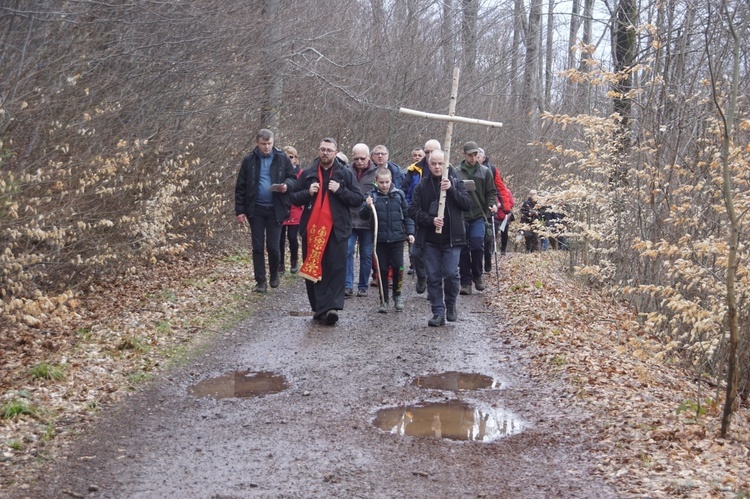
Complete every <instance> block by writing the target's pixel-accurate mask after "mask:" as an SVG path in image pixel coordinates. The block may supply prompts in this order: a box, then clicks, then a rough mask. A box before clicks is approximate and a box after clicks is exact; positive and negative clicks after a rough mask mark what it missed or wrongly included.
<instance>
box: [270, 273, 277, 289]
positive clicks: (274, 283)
mask: <svg viewBox="0 0 750 499" xmlns="http://www.w3.org/2000/svg"><path fill="white" fill-rule="evenodd" d="M271 287H272V288H278V287H279V275H278V274H276V275H272V276H271Z"/></svg>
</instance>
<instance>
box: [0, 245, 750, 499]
mask: <svg viewBox="0 0 750 499" xmlns="http://www.w3.org/2000/svg"><path fill="white" fill-rule="evenodd" d="M565 266H566V261H565V253H564V252H554V251H550V252H545V253H541V254H532V255H524V254H509V255H508V256H507V257H502V258H501V259H500V268H499V271H498V272H495V271H493V272H492V273H490V274H489V275H487V276H486V277H487V282H488V289H487V290H486V291H484V292H482V293H474V294H473V295H471V296H469V297H461V301H460V302H459V313H460V316H459V321H458V322H456V323H453V324H452V325H451V324H449V325H448V326H446V327H445V328H426V327H425V322H426V320H427V318H428V317H429V310H428V307H427V304H426V301H425V300H424V297H423V296H418V295H416V294H415V293H414V291H413V284H412V282H411V280H408V281H407V283H406V284H405V296H407V311H406V312H405V313H403V314H400V315H399V314H395V313H393V312H391V313H389V314H387V315H383V314H377V313H374V311H375V309H376V303H377V302H376V300H375V299H374V297H372V296H371V297H370V298H372V299H369V301H367V300H365V299H360V298H352V299H350V300H347V304H346V308H345V311H344V312H343V313H342V321H341V322H340V323H339V324H338V325H337V326H335V327H333V328H327V327H326V326H311V325H310V317H304V314H303V313H292V312H294V311H304V310H306V307H305V305H306V297H305V295H304V286H303V285H302V283H301V279H300V278H299V277H296V276H290V275H288V274H287V275H286V276H285V277H284V279H283V282H282V286H281V287H280V288H278V289H277V290H270V292H269V293H268V295H264V296H258V295H255V294H254V293H252V292H251V289H252V282H251V279H250V278H249V274H250V272H251V270H250V269H251V268H252V265H251V263H250V262H249V261H248V259H247V255H243V254H236V255H230V256H225V257H223V258H220V259H213V260H208V259H206V260H193V261H180V262H174V263H172V264H170V265H168V264H157V265H155V266H153V267H152V268H151V269H149V270H148V272H143V273H141V274H133V275H130V276H128V277H123V278H118V279H116V280H114V281H112V282H109V283H100V284H98V285H96V286H94V287H92V289H91V290H90V291H89V293H87V296H88V297H87V298H85V299H84V298H80V299H78V298H77V299H76V300H67V301H66V303H67V309H69V310H70V315H69V316H68V317H65V318H64V320H63V321H62V325H58V326H57V327H55V329H54V330H50V329H45V326H44V322H42V325H40V326H37V327H26V326H19V327H18V328H16V329H14V330H5V331H2V332H0V352H2V355H3V357H2V359H3V360H2V362H1V363H0V403H2V407H3V412H8V411H9V410H15V411H16V412H20V413H21V414H18V415H16V416H13V417H4V418H3V419H1V420H0V446H2V453H1V454H0V497H6V496H7V497H40V496H45V497H46V496H50V497H57V496H60V495H61V494H63V493H64V494H67V495H70V496H74V497H83V496H86V495H88V496H92V497H96V496H101V497H117V496H118V495H138V496H159V495H164V494H169V493H172V494H174V493H175V492H178V493H183V494H184V495H191V494H192V493H196V494H201V495H203V496H208V495H209V492H214V493H215V494H216V496H217V497H218V496H222V497H225V496H232V497H233V496H245V495H252V494H258V495H263V494H266V495H268V496H275V495H287V496H291V497H297V496H323V495H334V496H362V497H371V496H383V497H387V496H389V495H390V493H391V492H394V491H402V492H403V491H406V492H407V493H406V495H410V493H411V494H413V495H414V496H419V495H422V494H426V495H432V496H434V497H448V496H454V497H455V496H456V495H459V494H454V492H456V491H461V492H463V494H460V495H466V496H473V497H477V496H479V497H485V496H486V497H492V496H498V495H501V496H505V497H523V496H528V495H537V496H538V495H542V496H548V495H560V496H566V497H575V496H580V497H584V496H587V497H592V496H599V497H610V496H613V495H614V496H618V497H666V496H683V497H727V498H729V497H746V496H748V495H749V494H750V408H749V407H747V405H745V406H743V407H740V409H739V410H738V411H737V412H736V413H735V416H734V418H733V421H732V431H731V434H730V436H729V437H728V438H726V439H723V438H720V437H719V426H720V419H721V407H722V404H721V396H722V392H721V391H720V390H718V389H717V388H716V386H715V385H713V387H712V386H710V385H709V382H710V380H704V381H703V382H701V383H698V381H697V380H698V376H697V374H696V373H695V372H694V371H692V370H688V369H685V368H683V367H680V366H679V365H678V364H677V363H675V362H674V359H670V358H669V357H666V356H664V355H663V353H662V352H663V348H662V345H661V344H660V343H659V342H658V341H656V339H655V338H653V337H651V336H650V335H649V334H647V333H646V332H645V331H644V329H643V328H642V327H641V325H640V323H639V322H638V320H637V319H638V318H637V317H636V315H635V313H634V312H633V311H632V310H631V309H629V308H628V307H627V306H626V304H624V303H621V302H618V301H615V300H613V299H612V298H611V297H609V296H607V295H605V294H603V293H601V292H599V291H597V290H594V289H591V288H589V287H586V286H584V285H582V284H581V283H580V282H578V281H577V280H575V279H573V278H570V277H569V276H568V275H567V274H566V273H565V271H564V269H565ZM406 288H408V291H407V290H406ZM373 289H374V288H373ZM274 293H278V294H277V295H276V298H274ZM300 315H301V316H300ZM397 333H403V334H397ZM411 333H413V337H412V336H406V338H407V339H406V340H405V339H404V335H408V334H411ZM363 338H365V339H363ZM42 363H44V364H45V367H46V369H45V370H42V369H41V368H40V367H39V366H40V364H42ZM238 366H244V367H246V368H248V369H255V370H260V368H261V367H262V368H264V369H265V368H268V369H269V370H276V371H283V372H286V373H288V376H289V377H290V378H291V379H292V383H291V384H292V388H289V389H288V390H287V391H288V393H287V394H286V395H281V394H277V395H269V396H266V397H264V398H263V399H262V400H263V404H262V405H264V407H265V409H261V408H259V407H258V405H261V404H254V405H252V406H247V405H242V403H232V402H224V401H215V402H206V401H204V400H201V399H199V400H193V399H192V398H189V397H185V393H186V392H187V391H188V390H189V387H190V386H192V385H191V383H195V381H196V380H199V379H202V378H204V377H206V376H208V375H209V374H211V373H221V372H226V371H227V370H230V371H231V368H232V367H235V368H236V367H238ZM440 367H442V368H444V369H445V368H451V367H453V368H456V369H458V370H469V369H470V370H472V371H473V372H485V373H489V374H491V375H493V376H497V377H498V378H500V379H502V380H503V385H504V388H503V389H501V390H493V391H489V392H483V393H481V394H470V395H466V394H463V395H461V394H459V395H454V394H448V395H446V394H445V393H443V392H438V391H434V390H433V391H429V392H428V393H427V394H423V392H419V391H417V390H416V389H414V388H410V387H407V386H396V385H398V384H399V383H401V384H402V385H403V382H405V381H407V380H408V378H410V377H413V376H415V375H424V374H426V373H430V372H435V370H436V369H437V368H440ZM330 376H333V379H331V378H330ZM55 378H58V379H55ZM367 383H371V384H372V385H373V387H370V388H365V387H363V386H366V384H367ZM332 386H337V387H338V388H332ZM456 398H458V399H467V400H473V401H474V402H476V403H477V404H479V406H481V407H493V408H496V407H498V406H500V405H502V407H504V408H507V409H509V410H511V411H513V412H512V413H513V414H515V415H516V416H513V417H517V421H518V428H519V432H518V434H509V435H506V436H504V438H501V439H499V440H497V441H493V442H490V443H486V444H478V445H484V447H469V446H466V445H463V446H451V445H450V444H442V443H436V442H435V440H437V439H432V438H430V439H427V440H425V439H422V438H416V437H401V438H400V439H398V440H394V439H393V437H392V435H390V434H388V433H387V432H385V433H384V432H379V431H374V430H371V429H370V430H367V429H364V428H363V425H362V420H363V419H367V418H369V419H372V416H373V413H372V411H371V410H368V409H369V407H371V406H373V405H374V406H378V407H388V406H394V407H402V406H404V405H407V404H408V402H409V401H410V400H412V401H413V400H420V401H421V402H424V401H430V400H432V401H435V400H443V399H445V400H448V399H451V400H455V399H456ZM255 400H259V399H255ZM330 406H333V409H332V408H331V407H330ZM361 406H368V407H361ZM262 410H268V411H269V412H268V413H263V412H257V411H262ZM331 415H333V416H334V417H333V418H332V417H331ZM8 416H10V414H8ZM308 417H309V419H311V421H307V419H306V418H308ZM410 417H411V416H410ZM243 418H245V419H243ZM246 418H251V419H252V418H256V419H257V421H256V420H253V421H254V422H258V424H257V425H256V424H254V423H251V422H248V420H247V419H246ZM511 419H512V418H511ZM217 420H219V421H217ZM308 425H311V426H308ZM364 426H368V425H364ZM177 428H181V429H182V432H181V431H180V430H178V429H177ZM230 430H231V431H230ZM212 432H213V433H212ZM224 432H228V433H227V434H224ZM243 432H244V433H245V434H246V435H245V438H246V439H247V440H246V442H247V445H248V446H250V447H252V450H254V451H255V452H256V453H257V454H258V456H255V457H254V460H253V459H247V457H243V456H247V454H245V453H239V454H233V452H234V451H232V450H231V449H230V447H231V444H232V443H233V442H235V441H236V439H238V438H242V435H241V434H242V433H243ZM256 432H257V433H256ZM329 432H330V434H329ZM350 433H351V434H350ZM197 434H205V435H210V439H209V440H210V441H207V440H206V439H204V440H202V441H201V443H200V444H199V445H197V448H194V447H196V444H195V440H194V438H195V435H197ZM238 435H239V436H238ZM197 438H199V439H200V438H201V437H200V436H198V437H197ZM425 442H427V443H425ZM472 444H473V443H472ZM238 446H239V445H238ZM155 447H156V448H155ZM160 447H163V449H162V448H160ZM287 447H288V449H286V448H287ZM355 447H356V448H355ZM186 448H187V449H189V452H187V454H189V457H185V455H186V450H185V449H186ZM244 451H245V452H247V449H244ZM378 453H379V454H378ZM217 456H225V459H230V460H231V463H232V464H231V465H230V464H228V463H227V462H222V463H217V462H216V459H217ZM443 456H448V457H451V460H447V461H445V462H443V461H442V459H443ZM503 456H504V457H503ZM272 457H273V458H274V459H271V458H272ZM428 458H429V459H433V461H431V460H429V459H428ZM308 459H309V461H308ZM456 459H458V460H459V462H461V463H463V465H459V464H455V460H456ZM250 461H252V462H250ZM155 463H156V465H155ZM238 463H240V464H238ZM321 463H322V464H321ZM399 463H400V464H399ZM126 465H127V466H126ZM159 465H161V466H162V467H160V466H159ZM237 466H240V468H237ZM459 466H461V468H460V470H459V469H458V467H459ZM123 467H124V468H123ZM379 467H383V468H382V469H381V468H379ZM401 468H403V469H401ZM212 469H219V472H215V471H214V472H212V471H211V470H212ZM305 469H309V470H310V471H309V473H310V475H309V476H307V477H306V478H305V473H301V472H300V471H301V470H305ZM446 469H449V470H450V473H448V472H447V471H446ZM133 470H135V471H133ZM441 470H442V471H441ZM238 471H239V473H237V472H238ZM251 472H252V473H251ZM374 472H377V473H376V474H375V476H373V475H372V474H373V473H374ZM212 473H213V474H212ZM216 473H218V474H216ZM441 474H442V475H441ZM237 475H244V476H245V478H244V480H245V481H244V482H243V481H242V480H243V477H242V476H237ZM269 475H271V476H273V477H274V478H270V477H269ZM404 475H408V476H406V477H405V476H404ZM247 476H255V477H256V478H254V479H248V478H246V477H247ZM181 477H182V478H181ZM188 477H189V478H190V480H188V479H187V478H188ZM201 477H203V480H202V479H201ZM261 477H262V478H261ZM233 480H235V482H233ZM236 480H239V481H238V482H237V481H236ZM248 480H249V481H248ZM412 481H417V482H418V483H412ZM209 484H210V485H209ZM230 485H231V486H230ZM192 487H195V488H192ZM222 487H223V488H222ZM227 487H229V488H228V489H227ZM232 487H234V488H232ZM389 487H393V488H389ZM499 490H502V492H498V491H499Z"/></svg>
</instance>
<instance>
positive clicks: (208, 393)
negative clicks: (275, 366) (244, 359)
mask: <svg viewBox="0 0 750 499" xmlns="http://www.w3.org/2000/svg"><path fill="white" fill-rule="evenodd" d="M287 388H289V384H288V383H287V381H286V378H284V376H281V375H279V374H275V373H273V372H255V371H235V372H232V373H229V374H225V375H224V376H219V377H218V378H211V379H207V380H203V381H201V382H200V383H197V384H195V385H193V386H191V387H190V388H188V393H189V394H191V395H194V396H196V397H212V398H216V399H224V398H246V397H259V396H261V395H267V394H269V393H278V392H281V391H284V390H286V389H287Z"/></svg>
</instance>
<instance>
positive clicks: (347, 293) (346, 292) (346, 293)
mask: <svg viewBox="0 0 750 499" xmlns="http://www.w3.org/2000/svg"><path fill="white" fill-rule="evenodd" d="M352 296H354V291H352V288H346V289H345V290H344V298H351V297H352Z"/></svg>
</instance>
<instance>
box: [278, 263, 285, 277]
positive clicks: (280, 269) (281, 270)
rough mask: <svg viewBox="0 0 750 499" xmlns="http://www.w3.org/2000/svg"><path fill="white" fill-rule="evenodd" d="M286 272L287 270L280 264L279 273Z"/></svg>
mask: <svg viewBox="0 0 750 499" xmlns="http://www.w3.org/2000/svg"><path fill="white" fill-rule="evenodd" d="M285 273H286V270H284V266H283V265H279V274H281V275H284V274H285Z"/></svg>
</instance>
